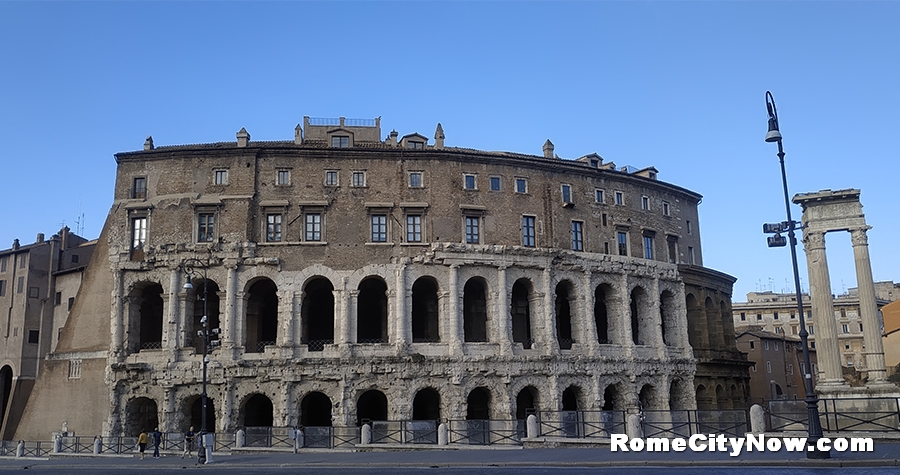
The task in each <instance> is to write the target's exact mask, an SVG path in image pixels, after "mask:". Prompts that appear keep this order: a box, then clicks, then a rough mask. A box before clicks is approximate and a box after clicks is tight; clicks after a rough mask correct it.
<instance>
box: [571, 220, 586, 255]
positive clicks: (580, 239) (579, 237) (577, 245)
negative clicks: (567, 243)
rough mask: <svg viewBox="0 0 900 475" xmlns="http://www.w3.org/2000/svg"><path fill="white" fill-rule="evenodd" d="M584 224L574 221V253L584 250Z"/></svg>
mask: <svg viewBox="0 0 900 475" xmlns="http://www.w3.org/2000/svg"><path fill="white" fill-rule="evenodd" d="M583 225H584V223H582V222H581V221H572V250H573V251H583V250H584V236H583V234H582V226H583Z"/></svg>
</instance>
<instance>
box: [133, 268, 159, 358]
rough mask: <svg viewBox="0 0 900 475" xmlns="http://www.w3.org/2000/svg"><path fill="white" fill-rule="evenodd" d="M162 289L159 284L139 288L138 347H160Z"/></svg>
mask: <svg viewBox="0 0 900 475" xmlns="http://www.w3.org/2000/svg"><path fill="white" fill-rule="evenodd" d="M162 293H163V289H162V286H161V285H159V284H150V285H147V286H146V287H144V288H143V290H141V329H140V332H139V334H140V349H142V350H143V349H155V348H161V347H162V326H163V299H162Z"/></svg>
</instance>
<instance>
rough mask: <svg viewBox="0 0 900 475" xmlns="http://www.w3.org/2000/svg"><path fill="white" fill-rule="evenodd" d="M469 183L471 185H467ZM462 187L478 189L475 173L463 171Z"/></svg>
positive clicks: (471, 189)
mask: <svg viewBox="0 0 900 475" xmlns="http://www.w3.org/2000/svg"><path fill="white" fill-rule="evenodd" d="M470 181H471V183H470ZM470 184H471V186H469V185H470ZM463 189H464V190H469V191H478V174H477V173H463Z"/></svg>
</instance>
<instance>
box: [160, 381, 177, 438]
mask: <svg viewBox="0 0 900 475" xmlns="http://www.w3.org/2000/svg"><path fill="white" fill-rule="evenodd" d="M163 394H164V395H165V396H164V397H165V410H164V411H163V420H162V423H161V424H160V425H159V427H160V428H161V429H162V430H163V431H165V432H178V431H179V427H178V421H177V420H176V419H177V418H178V412H177V411H176V410H175V388H166V389H165V390H164V391H163Z"/></svg>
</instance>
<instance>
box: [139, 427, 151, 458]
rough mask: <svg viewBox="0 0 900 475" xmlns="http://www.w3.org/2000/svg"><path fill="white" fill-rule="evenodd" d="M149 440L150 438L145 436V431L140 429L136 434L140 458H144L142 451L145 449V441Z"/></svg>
mask: <svg viewBox="0 0 900 475" xmlns="http://www.w3.org/2000/svg"><path fill="white" fill-rule="evenodd" d="M149 441H150V438H149V437H147V431H146V430H145V429H141V433H140V435H138V451H139V452H140V453H141V460H144V451H145V450H147V442H149Z"/></svg>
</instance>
